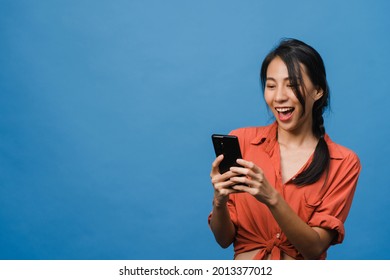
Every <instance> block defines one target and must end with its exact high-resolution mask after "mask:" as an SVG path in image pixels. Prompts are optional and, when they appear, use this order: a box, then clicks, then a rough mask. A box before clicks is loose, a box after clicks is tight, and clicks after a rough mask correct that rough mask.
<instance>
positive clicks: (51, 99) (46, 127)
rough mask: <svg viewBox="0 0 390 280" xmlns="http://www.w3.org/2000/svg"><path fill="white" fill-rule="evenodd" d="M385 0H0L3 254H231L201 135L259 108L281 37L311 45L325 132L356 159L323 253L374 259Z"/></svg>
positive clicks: (259, 116) (245, 121)
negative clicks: (340, 217) (357, 170)
mask: <svg viewBox="0 0 390 280" xmlns="http://www.w3.org/2000/svg"><path fill="white" fill-rule="evenodd" d="M389 10H390V2H389V1H385V0H383V1H339V0H332V1H309V0H307V1H303V0H301V1H288V0H280V1H265V0H250V1H231V0H224V1H222V0H218V1H206V0H197V1H185V0H183V1H182V0H167V1H157V0H154V1H152V0H143V1H141V0H139V1H135V0H133V1H131V0H130V1H129V0H115V1H112V0H111V1H108V0H107V1H103V0H101V1H97V0H95V1H93V0H67V1H60V0H40V1H30V0H25V1H23V0H0V38H1V39H0V133H1V134H0V258H1V259H231V258H232V256H233V251H232V248H231V247H230V248H228V249H226V250H223V249H221V248H220V247H218V245H217V244H216V242H215V241H214V238H213V236H212V233H211V231H210V230H209V228H208V225H207V216H208V214H209V211H210V210H211V201H212V195H213V194H212V186H211V184H210V179H209V172H210V165H211V162H212V160H213V159H214V152H213V150H212V146H211V139H210V135H211V134H212V133H228V132H229V131H230V130H232V129H234V128H237V127H242V126H252V125H265V124H268V123H270V122H271V121H272V119H271V116H270V113H269V112H268V111H267V109H266V107H265V103H264V100H263V96H262V92H261V89H260V84H259V68H260V64H261V62H262V59H263V58H264V56H265V55H266V54H267V52H268V51H269V50H270V49H271V48H272V47H273V46H274V45H275V44H276V43H277V42H278V41H279V40H280V38H282V37H294V38H298V39H301V40H303V41H305V42H307V43H309V44H310V45H312V46H313V47H315V48H316V49H317V50H318V51H319V52H320V53H321V55H322V57H323V59H324V61H325V63H326V67H327V71H328V79H329V84H330V87H331V90H332V92H331V110H330V111H329V112H328V113H327V114H326V118H325V122H326V128H327V132H328V133H329V134H330V136H331V137H332V138H333V140H334V141H336V142H338V143H340V144H342V145H344V146H347V147H349V148H351V149H352V150H354V151H355V152H356V153H357V154H358V155H359V157H360V159H361V161H362V165H363V169H362V173H361V177H360V181H359V184H358V188H357V191H356V196H355V200H354V203H353V206H352V209H351V212H350V216H349V218H348V220H347V222H346V230H347V235H346V239H345V242H344V243H343V244H342V245H338V246H335V247H332V248H331V249H330V250H329V259H387V258H388V253H389V252H390V243H389V242H387V239H388V237H389V233H390V221H389V219H388V218H389V214H388V213H389V198H388V197H389V194H390V190H389V180H388V177H387V176H388V174H389V163H388V162H389V161H388V158H389V145H388V139H389V125H388V118H387V117H386V116H387V114H388V112H389V102H390V98H389V96H390V95H389V71H388V69H389V65H390V55H389V49H390V40H389V28H390V20H389V17H388V12H389Z"/></svg>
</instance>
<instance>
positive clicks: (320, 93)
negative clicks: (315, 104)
mask: <svg viewBox="0 0 390 280" xmlns="http://www.w3.org/2000/svg"><path fill="white" fill-rule="evenodd" d="M323 95H324V91H323V90H322V88H318V89H317V92H315V93H314V95H313V98H314V100H315V101H317V100H318V99H320V98H321V97H322V96H323Z"/></svg>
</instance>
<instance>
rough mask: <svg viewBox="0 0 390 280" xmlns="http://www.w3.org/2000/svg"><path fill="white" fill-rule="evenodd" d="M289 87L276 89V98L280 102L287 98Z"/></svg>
mask: <svg viewBox="0 0 390 280" xmlns="http://www.w3.org/2000/svg"><path fill="white" fill-rule="evenodd" d="M287 98H288V97H287V89H286V88H285V87H278V88H277V90H276V91H275V96H274V100H275V102H278V103H283V102H284V101H286V100H287Z"/></svg>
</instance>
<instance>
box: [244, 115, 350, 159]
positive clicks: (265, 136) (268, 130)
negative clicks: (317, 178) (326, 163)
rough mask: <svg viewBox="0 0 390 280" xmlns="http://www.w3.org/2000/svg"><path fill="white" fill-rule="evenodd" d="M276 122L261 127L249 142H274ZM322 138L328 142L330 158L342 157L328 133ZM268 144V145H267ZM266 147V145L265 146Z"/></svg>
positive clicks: (256, 143)
mask: <svg viewBox="0 0 390 280" xmlns="http://www.w3.org/2000/svg"><path fill="white" fill-rule="evenodd" d="M277 128H278V123H277V122H276V121H275V122H274V123H272V124H271V125H268V126H266V127H265V129H262V130H261V131H260V133H259V134H258V135H257V136H256V137H255V138H253V139H252V141H251V142H250V143H251V144H252V145H261V144H263V143H267V144H270V142H271V141H272V142H276V134H277ZM324 139H325V141H326V143H327V144H328V149H329V154H330V158H331V159H343V158H344V155H343V153H342V152H341V151H340V149H339V148H338V146H337V144H336V143H334V142H333V141H332V139H330V137H329V135H328V134H325V136H324ZM267 146H268V145H267ZM265 148H266V149H267V147H265Z"/></svg>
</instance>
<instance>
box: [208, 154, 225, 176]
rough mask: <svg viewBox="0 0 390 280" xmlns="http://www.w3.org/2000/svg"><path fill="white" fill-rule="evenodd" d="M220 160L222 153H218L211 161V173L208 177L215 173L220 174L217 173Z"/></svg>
mask: <svg viewBox="0 0 390 280" xmlns="http://www.w3.org/2000/svg"><path fill="white" fill-rule="evenodd" d="M222 160H223V155H219V156H218V157H217V158H216V159H215V160H214V161H213V163H212V164H211V173H210V177H213V176H215V175H218V174H220V173H219V164H220V163H221V161H222Z"/></svg>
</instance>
